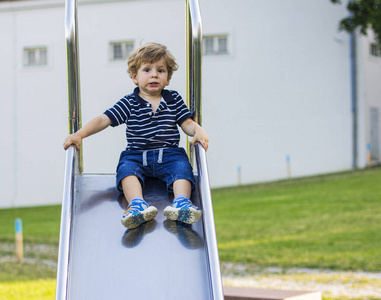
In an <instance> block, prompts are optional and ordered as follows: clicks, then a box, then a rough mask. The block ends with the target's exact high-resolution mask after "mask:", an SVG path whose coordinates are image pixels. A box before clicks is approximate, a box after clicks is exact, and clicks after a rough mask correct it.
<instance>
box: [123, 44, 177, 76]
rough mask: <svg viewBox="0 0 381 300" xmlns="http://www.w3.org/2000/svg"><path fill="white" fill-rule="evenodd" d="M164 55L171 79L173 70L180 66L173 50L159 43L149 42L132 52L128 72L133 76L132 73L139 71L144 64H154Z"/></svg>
mask: <svg viewBox="0 0 381 300" xmlns="http://www.w3.org/2000/svg"><path fill="white" fill-rule="evenodd" d="M163 57H164V59H165V62H166V65H167V71H168V80H170V79H171V78H172V74H173V72H174V71H176V70H177V69H178V68H179V66H178V65H177V63H176V61H175V58H174V56H173V55H172V53H171V52H169V50H168V49H167V47H166V46H164V45H162V44H159V43H147V44H144V45H143V46H141V47H139V48H138V49H136V50H134V51H133V52H131V54H130V57H129V58H128V62H127V65H128V69H127V72H128V73H129V74H130V77H131V76H132V74H137V73H138V70H139V68H140V67H141V65H142V64H145V63H149V64H152V63H154V62H157V61H158V60H160V59H161V58H163Z"/></svg>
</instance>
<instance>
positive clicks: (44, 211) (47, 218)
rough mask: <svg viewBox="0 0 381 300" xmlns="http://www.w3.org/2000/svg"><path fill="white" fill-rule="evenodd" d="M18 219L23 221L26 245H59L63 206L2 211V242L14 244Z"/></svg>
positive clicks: (0, 230)
mask: <svg viewBox="0 0 381 300" xmlns="http://www.w3.org/2000/svg"><path fill="white" fill-rule="evenodd" d="M16 218H21V219H22V223H23V236H24V242H25V243H42V244H50V245H58V241H59V233H60V220H61V206H59V205H54V206H39V207H25V208H24V207H23V208H13V209H0V242H12V243H13V242H14V240H15V219H16Z"/></svg>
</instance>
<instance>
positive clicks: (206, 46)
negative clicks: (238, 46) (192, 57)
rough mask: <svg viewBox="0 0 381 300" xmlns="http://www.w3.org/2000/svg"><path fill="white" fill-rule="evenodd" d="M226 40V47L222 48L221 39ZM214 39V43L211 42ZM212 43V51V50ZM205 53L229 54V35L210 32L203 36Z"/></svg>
mask: <svg viewBox="0 0 381 300" xmlns="http://www.w3.org/2000/svg"><path fill="white" fill-rule="evenodd" d="M223 39H224V40H225V43H224V45H225V49H221V48H223V47H221V44H220V42H221V40H223ZM210 41H212V44H210ZM210 45H211V46H212V49H211V50H212V51H210ZM203 54H204V55H208V56H209V55H228V54H230V45H229V35H228V34H210V35H204V36H203Z"/></svg>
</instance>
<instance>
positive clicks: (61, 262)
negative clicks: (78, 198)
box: [56, 146, 76, 300]
mask: <svg viewBox="0 0 381 300" xmlns="http://www.w3.org/2000/svg"><path fill="white" fill-rule="evenodd" d="M75 152H76V151H75V148H74V147H73V146H71V147H69V149H67V150H66V165H65V178H64V189H63V197H62V208H61V227H60V241H59V249H58V264H57V283H56V300H66V299H67V298H66V297H67V291H68V285H69V282H68V281H69V277H68V272H69V258H70V257H69V255H70V249H69V247H70V238H71V222H72V212H73V208H74V184H75V169H76V166H75V161H76V159H75V156H76V155H75Z"/></svg>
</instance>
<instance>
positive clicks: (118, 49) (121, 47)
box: [110, 42, 134, 60]
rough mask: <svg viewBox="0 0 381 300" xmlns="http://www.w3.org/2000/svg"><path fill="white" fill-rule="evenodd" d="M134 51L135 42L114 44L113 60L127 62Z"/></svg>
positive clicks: (112, 44) (112, 48)
mask: <svg viewBox="0 0 381 300" xmlns="http://www.w3.org/2000/svg"><path fill="white" fill-rule="evenodd" d="M132 50H134V42H113V43H110V52H111V59H112V60H125V59H127V58H128V56H129V55H130V53H131V51H132Z"/></svg>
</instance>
